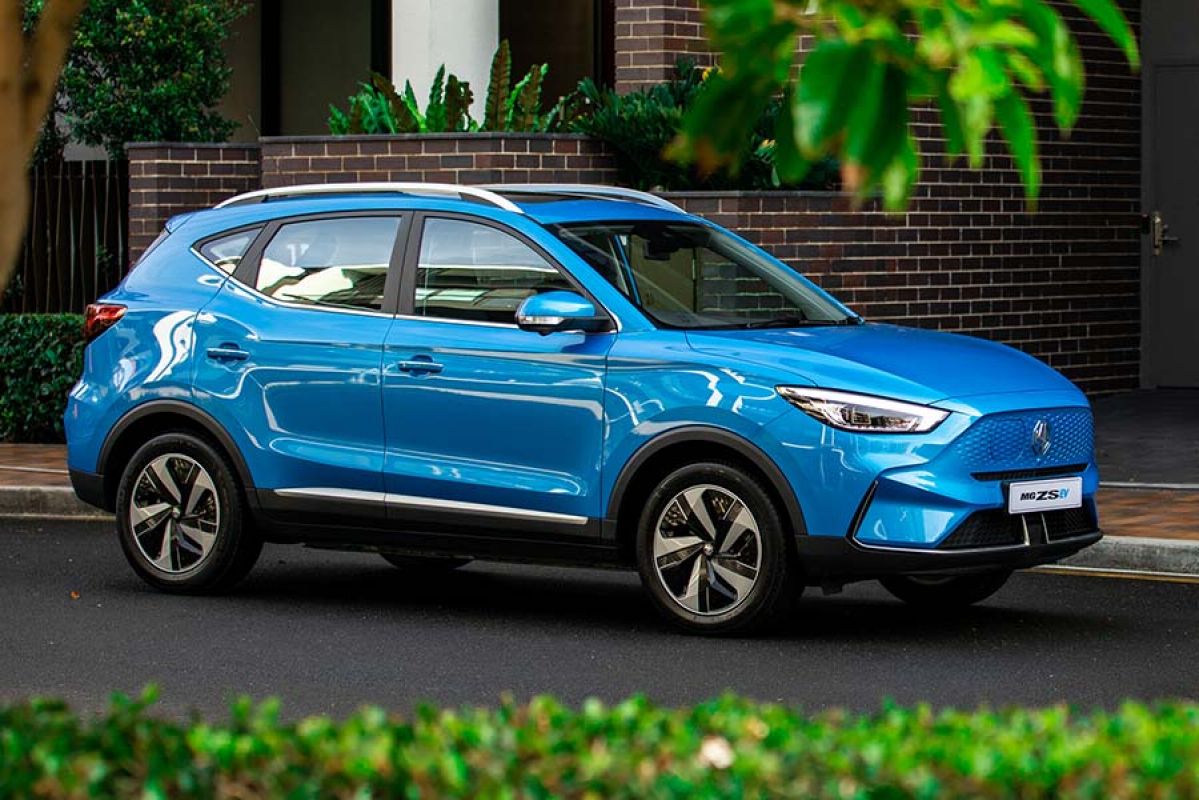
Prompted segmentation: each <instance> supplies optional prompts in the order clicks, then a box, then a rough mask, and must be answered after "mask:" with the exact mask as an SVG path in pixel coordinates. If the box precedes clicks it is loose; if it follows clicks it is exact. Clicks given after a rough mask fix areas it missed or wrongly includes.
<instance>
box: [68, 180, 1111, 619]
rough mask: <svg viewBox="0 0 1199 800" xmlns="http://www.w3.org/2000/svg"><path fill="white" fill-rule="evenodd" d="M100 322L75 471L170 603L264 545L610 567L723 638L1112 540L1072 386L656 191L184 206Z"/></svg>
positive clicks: (425, 194)
mask: <svg viewBox="0 0 1199 800" xmlns="http://www.w3.org/2000/svg"><path fill="white" fill-rule="evenodd" d="M87 328H88V336H89V339H90V344H89V345H88V347H87V352H86V367H85V370H84V375H83V378H82V379H81V380H80V382H79V384H78V385H77V386H76V387H75V388H74V390H73V391H72V393H71V398H70V404H69V407H68V409H67V415H66V426H67V438H68V442H69V451H70V456H69V462H70V463H69V466H70V469H71V478H72V482H73V484H74V486H75V491H76V492H77V494H78V495H79V497H81V498H83V499H84V500H86V501H87V502H89V503H92V504H94V505H97V506H99V507H101V508H105V509H108V510H110V511H114V512H115V514H116V524H117V530H118V532H119V536H120V542H121V545H122V547H123V549H124V552H125V554H126V556H127V557H128V560H129V563H130V564H131V565H132V567H133V569H134V570H135V571H136V572H137V573H138V574H139V575H140V576H141V577H142V578H144V579H145V580H146V581H148V582H149V583H151V584H153V585H154V586H156V587H158V588H160V589H164V590H167V591H174V592H192V593H198V592H212V591H217V590H220V589H225V588H228V587H229V586H231V585H232V584H233V583H234V582H236V581H237V580H239V579H240V578H242V577H243V576H244V575H245V574H246V573H247V572H248V571H249V570H250V568H251V567H252V565H253V564H254V561H255V559H256V558H257V556H258V554H259V551H260V550H261V548H262V544H263V542H296V543H303V544H306V545H310V546H314V547H322V548H331V549H353V550H364V549H365V550H370V551H377V552H378V553H379V554H380V555H381V556H382V557H383V558H385V559H387V561H389V562H391V563H392V564H395V565H396V566H398V567H401V568H403V569H414V570H416V569H423V570H435V569H450V568H454V567H457V566H460V565H462V564H465V563H467V562H468V561H470V560H471V559H476V558H477V559H508V560H519V561H530V562H550V563H570V564H578V565H587V566H595V565H612V566H622V567H635V568H636V569H637V570H638V571H639V572H640V575H641V579H642V582H643V584H644V586H645V588H646V590H647V592H648V594H649V596H650V598H651V599H652V601H653V603H654V605H655V606H656V607H657V608H658V609H659V610H660V611H661V612H662V613H663V614H664V615H665V616H666V617H667V618H669V619H670V620H672V621H674V622H675V623H677V624H679V625H681V626H683V627H684V628H687V629H690V630H696V631H703V632H713V633H718V632H719V633H723V632H733V631H742V630H746V629H749V628H751V627H755V626H758V625H761V624H763V623H765V622H766V621H768V620H770V619H772V618H776V617H777V616H778V615H779V614H780V612H783V611H785V609H786V608H787V607H788V606H789V604H790V603H791V602H792V601H793V600H794V598H796V597H797V596H798V595H799V593H800V592H801V591H802V588H803V587H805V586H816V587H821V588H823V589H824V590H825V591H837V590H838V589H840V587H841V586H842V585H844V584H845V583H846V582H849V581H856V580H864V579H878V580H880V581H881V582H882V584H883V585H884V586H885V587H886V588H887V589H888V590H890V591H891V592H892V593H893V594H895V595H896V596H898V597H900V598H902V599H903V600H905V601H908V602H911V603H915V604H922V605H929V606H936V607H940V608H944V607H946V606H950V605H955V604H958V605H960V604H967V603H973V602H977V601H979V600H982V599H984V598H986V597H988V596H990V595H991V594H993V593H994V592H995V591H997V590H998V589H999V587H1000V586H1001V585H1002V584H1003V583H1004V581H1005V580H1006V579H1007V578H1008V576H1009V575H1010V574H1011V572H1012V570H1013V569H1017V568H1021V567H1028V566H1031V565H1035V564H1042V563H1046V562H1051V561H1054V560H1057V559H1059V558H1062V557H1064V556H1067V555H1069V554H1072V553H1074V552H1076V551H1078V550H1080V549H1082V548H1084V547H1086V546H1088V545H1090V544H1093V543H1094V542H1096V541H1097V540H1098V539H1099V538H1100V533H1099V530H1098V520H1097V513H1096V507H1095V499H1094V498H1095V491H1096V488H1097V485H1098V473H1097V470H1096V467H1095V462H1094V454H1093V451H1094V447H1093V437H1092V421H1091V413H1090V410H1089V406H1088V403H1087V400H1086V398H1085V397H1084V396H1083V394H1082V393H1081V392H1079V391H1078V389H1076V388H1075V387H1074V386H1073V385H1072V384H1071V383H1070V382H1069V381H1068V380H1066V379H1065V378H1064V377H1062V376H1061V375H1059V374H1058V373H1057V372H1055V371H1053V370H1052V369H1050V368H1048V367H1046V366H1045V365H1043V364H1041V363H1040V362H1038V361H1037V360H1035V359H1033V358H1031V357H1029V356H1027V355H1024V354H1022V353H1020V352H1018V351H1016V350H1013V349H1011V348H1008V347H1004V346H1002V345H998V344H993V343H990V342H987V341H983V340H981V339H975V338H969V337H963V336H955V335H949V334H943V333H933V332H927V331H921V330H913V329H908V328H902V327H895V326H891V325H879V324H871V323H867V322H865V321H864V320H863V319H862V318H861V317H859V316H857V315H856V314H854V313H853V312H852V311H850V310H849V309H848V308H846V307H845V306H843V305H842V304H841V303H839V302H837V300H835V299H834V298H832V297H831V296H829V295H828V294H826V293H825V292H823V291H821V290H820V289H819V288H818V287H816V286H815V285H814V284H812V283H811V282H809V281H808V280H806V279H805V278H803V277H802V276H801V275H799V274H797V273H796V272H795V271H794V270H792V269H791V268H789V267H787V266H786V265H784V264H783V263H781V262H779V261H778V260H776V259H774V258H772V257H771V256H770V255H769V254H767V253H766V252H764V251H763V250H761V249H759V248H757V247H755V246H753V245H751V244H749V243H748V242H746V241H745V240H743V239H741V238H739V237H737V236H736V235H734V234H732V233H730V232H728V231H727V230H724V229H722V228H720V227H719V226H717V225H714V224H712V223H710V222H707V221H705V220H703V219H700V218H698V217H695V216H691V215H689V214H687V213H685V212H683V211H682V210H681V209H680V208H678V207H676V206H674V205H672V204H671V203H669V202H667V201H665V200H663V199H661V198H658V197H655V196H653V195H648V194H643V193H639V192H633V191H629V190H624V189H614V188H611V187H599V186H577V185H565V186H529V185H511V186H493V187H488V188H477V187H465V186H446V185H436V184H355V185H348V186H346V185H342V186H338V185H326V186H300V187H291V188H286V189H270V190H263V191H259V192H252V193H250V194H246V195H241V196H238V197H235V198H233V199H231V200H229V201H227V202H225V203H222V204H221V205H219V206H217V207H216V208H214V209H210V210H205V211H200V212H196V213H192V214H186V215H183V216H180V217H176V218H174V219H172V220H171V221H170V222H169V223H168V224H167V226H166V229H165V230H164V232H163V233H162V235H161V236H160V237H159V239H158V240H157V241H156V242H155V244H154V245H153V246H152V247H151V248H150V249H149V251H148V252H147V253H146V255H145V256H144V257H143V258H142V259H141V261H140V263H139V264H138V265H137V266H136V267H135V268H134V269H133V270H132V271H131V272H130V274H129V275H128V276H127V277H126V278H125V280H124V282H123V283H122V284H121V285H120V286H119V287H118V288H117V289H115V290H114V291H112V292H110V293H109V294H108V295H106V296H105V297H104V298H102V299H101V300H100V301H99V302H98V303H96V304H95V305H93V306H92V307H91V308H89V311H88V322H87Z"/></svg>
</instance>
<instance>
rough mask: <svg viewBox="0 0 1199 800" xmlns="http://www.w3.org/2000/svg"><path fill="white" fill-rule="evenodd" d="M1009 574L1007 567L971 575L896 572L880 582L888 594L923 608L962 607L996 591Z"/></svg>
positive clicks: (979, 601) (978, 601)
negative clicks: (923, 574)
mask: <svg viewBox="0 0 1199 800" xmlns="http://www.w3.org/2000/svg"><path fill="white" fill-rule="evenodd" d="M1011 576H1012V573H1011V571H1010V570H999V571H996V572H981V573H976V574H972V575H941V576H937V575H927V576H921V575H897V576H895V577H891V578H883V579H882V580H881V581H879V583H881V584H882V585H883V588H884V589H886V590H887V591H888V592H890V593H891V594H893V595H895V596H896V597H898V598H899V599H900V600H902V601H904V602H905V603H909V604H910V605H914V606H920V607H922V608H947V607H949V608H954V607H956V608H961V607H964V606H969V605H974V604H975V603H981V602H982V601H983V600H986V599H987V598H988V597H990V596H991V595H993V594H995V593H996V592H998V591H999V590H1000V589H1002V588H1003V585H1004V584H1005V583H1007V579H1008V578H1010V577H1011Z"/></svg>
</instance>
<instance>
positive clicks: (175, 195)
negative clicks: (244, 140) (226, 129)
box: [126, 142, 262, 263]
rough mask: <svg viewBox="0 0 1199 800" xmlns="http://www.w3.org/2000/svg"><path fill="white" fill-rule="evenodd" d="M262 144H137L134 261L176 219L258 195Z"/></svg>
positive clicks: (132, 196) (132, 148)
mask: <svg viewBox="0 0 1199 800" xmlns="http://www.w3.org/2000/svg"><path fill="white" fill-rule="evenodd" d="M259 150H260V148H259V146H258V145H257V144H176V143H163V142H146V143H141V142H138V143H134V144H130V145H127V146H126V152H127V153H128V154H129V260H130V263H133V262H134V261H136V260H137V259H138V258H139V257H140V256H141V254H142V252H143V251H144V250H145V249H146V247H148V246H149V244H150V243H151V242H152V241H154V237H156V236H158V233H159V232H160V231H161V230H162V226H163V223H165V222H166V221H167V220H168V219H170V218H171V217H173V216H174V215H175V214H182V213H184V212H186V211H195V210H197V209H201V208H209V207H211V206H213V205H215V204H216V203H219V202H220V201H221V200H224V199H225V198H227V197H231V196H232V195H235V194H239V193H241V192H248V191H251V190H253V189H257V188H258V187H259V185H260V183H261V176H262V166H261V163H260V162H261V159H260V157H259Z"/></svg>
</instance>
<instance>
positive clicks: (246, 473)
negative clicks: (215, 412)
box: [96, 400, 256, 503]
mask: <svg viewBox="0 0 1199 800" xmlns="http://www.w3.org/2000/svg"><path fill="white" fill-rule="evenodd" d="M158 414H173V415H176V416H181V417H187V418H188V419H189V420H191V421H192V422H195V423H196V424H197V425H199V426H200V427H201V428H203V429H204V431H205V432H206V433H208V434H209V435H210V436H212V438H214V439H216V440H217V442H218V443H219V444H220V445H221V447H222V448H224V450H225V452H226V453H228V455H229V458H230V459H231V460H232V461H233V468H234V469H235V470H237V477H238V480H240V481H241V484H242V487H243V488H244V489H246V493H245V494H246V498H247V500H249V501H250V502H251V503H254V500H253V499H251V498H255V497H256V495H255V493H254V491H253V489H254V478H253V476H252V475H250V470H249V468H248V467H247V466H246V462H245V460H244V459H243V458H242V455H241V450H240V449H238V447H237V444H236V443H235V442H234V441H233V437H232V436H230V435H229V433H228V432H227V431H226V430H225V429H224V427H223V426H222V425H221V424H220V423H219V422H217V421H216V420H215V419H213V418H212V417H211V416H210V415H209V414H208V413H207V412H205V411H201V410H200V409H199V408H197V407H196V406H194V405H192V404H191V403H185V402H183V401H182V400H150V401H148V402H145V403H142V404H141V405H139V406H136V407H135V408H133V409H130V410H129V411H127V412H125V415H124V416H123V417H121V418H120V419H119V420H117V422H116V424H115V425H113V426H112V430H110V431H109V432H108V436H107V437H105V439H104V444H103V446H102V447H101V448H100V457H99V459H97V461H96V464H97V467H98V469H99V472H100V474H101V475H108V461H109V459H110V458H111V457H112V451H113V448H114V447H115V446H116V443H117V442H118V441H120V439H121V436H122V435H123V434H124V433H125V431H127V430H128V429H129V427H130V426H131V425H133V424H134V423H136V422H138V421H140V420H143V419H145V418H146V417H151V416H155V415H158Z"/></svg>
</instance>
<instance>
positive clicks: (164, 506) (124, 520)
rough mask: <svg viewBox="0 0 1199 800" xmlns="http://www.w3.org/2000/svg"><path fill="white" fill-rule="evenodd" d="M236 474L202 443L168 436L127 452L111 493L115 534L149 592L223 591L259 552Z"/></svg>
mask: <svg viewBox="0 0 1199 800" xmlns="http://www.w3.org/2000/svg"><path fill="white" fill-rule="evenodd" d="M236 480H237V479H236V476H235V473H234V471H233V469H232V468H231V467H230V466H229V464H228V462H227V461H226V459H225V458H224V456H222V455H221V454H220V453H219V452H217V450H216V449H215V448H214V447H213V446H212V445H211V444H209V443H208V442H207V441H205V440H204V439H201V438H199V437H197V436H193V435H192V434H189V433H168V434H163V435H161V436H158V437H155V438H154V439H151V440H150V441H149V442H147V443H146V444H144V445H143V446H142V447H141V449H139V450H138V451H137V452H136V453H134V455H133V458H132V459H130V460H129V463H128V465H127V466H126V467H125V471H124V473H123V474H122V476H121V483H120V486H119V487H118V489H117V506H116V508H117V510H116V517H117V532H118V533H119V535H120V539H121V547H122V549H123V550H124V551H125V557H126V559H128V561H129V563H130V565H131V566H132V567H133V569H134V571H135V572H136V573H137V574H138V575H139V576H141V578H142V579H143V580H145V581H146V582H147V583H149V584H150V585H151V586H154V587H155V588H158V589H162V590H164V591H168V592H180V593H192V594H203V593H212V592H217V591H221V590H224V589H228V588H229V587H231V586H233V584H235V583H237V582H238V581H239V580H241V579H242V578H243V577H245V575H246V574H247V573H248V572H249V571H250V569H251V568H252V567H253V566H254V562H255V561H256V560H257V559H258V554H259V553H260V552H261V550H262V540H261V539H260V538H259V537H258V536H257V535H256V533H255V532H254V530H253V528H252V526H251V525H250V522H249V520H248V519H247V514H246V511H245V506H244V503H243V502H242V496H241V492H240V491H239V490H238V486H237V482H236Z"/></svg>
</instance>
